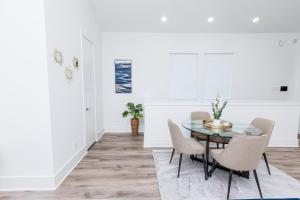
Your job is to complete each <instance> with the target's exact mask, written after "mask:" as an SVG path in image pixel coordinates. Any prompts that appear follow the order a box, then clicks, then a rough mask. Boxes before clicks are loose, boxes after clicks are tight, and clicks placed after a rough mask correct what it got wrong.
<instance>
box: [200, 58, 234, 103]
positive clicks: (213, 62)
mask: <svg viewBox="0 0 300 200" xmlns="http://www.w3.org/2000/svg"><path fill="white" fill-rule="evenodd" d="M233 57H234V56H233V54H232V53H207V54H205V55H204V79H205V80H204V98H206V99H214V98H215V97H216V95H220V96H221V97H223V98H231V88H232V62H233Z"/></svg>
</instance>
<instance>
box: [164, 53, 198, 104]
mask: <svg viewBox="0 0 300 200" xmlns="http://www.w3.org/2000/svg"><path fill="white" fill-rule="evenodd" d="M169 65H170V74H169V79H170V80H169V92H170V94H169V97H170V99H196V98H197V73H198V54H193V53H170V54H169Z"/></svg>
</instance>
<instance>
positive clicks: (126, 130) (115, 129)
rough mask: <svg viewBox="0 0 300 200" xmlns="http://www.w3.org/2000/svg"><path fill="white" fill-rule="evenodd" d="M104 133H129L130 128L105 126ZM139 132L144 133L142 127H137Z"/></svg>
mask: <svg viewBox="0 0 300 200" xmlns="http://www.w3.org/2000/svg"><path fill="white" fill-rule="evenodd" d="M104 132H105V133H131V127H130V126H106V127H105V128H104ZM139 132H144V126H140V127H139Z"/></svg>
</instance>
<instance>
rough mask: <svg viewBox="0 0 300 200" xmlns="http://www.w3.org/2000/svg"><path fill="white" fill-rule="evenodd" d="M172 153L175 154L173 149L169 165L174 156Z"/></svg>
mask: <svg viewBox="0 0 300 200" xmlns="http://www.w3.org/2000/svg"><path fill="white" fill-rule="evenodd" d="M174 152H175V149H174V148H173V151H172V155H171V158H170V163H171V162H172V158H173V156H174Z"/></svg>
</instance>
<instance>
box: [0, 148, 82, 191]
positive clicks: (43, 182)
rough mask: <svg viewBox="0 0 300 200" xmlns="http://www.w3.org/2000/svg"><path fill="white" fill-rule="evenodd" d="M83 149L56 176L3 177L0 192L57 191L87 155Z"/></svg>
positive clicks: (0, 182) (0, 181)
mask: <svg viewBox="0 0 300 200" xmlns="http://www.w3.org/2000/svg"><path fill="white" fill-rule="evenodd" d="M86 153H87V152H86V150H85V149H84V148H82V149H81V150H79V151H78V152H77V153H75V154H74V155H73V156H72V157H71V158H70V159H69V160H68V161H67V162H66V163H65V164H64V165H63V166H62V167H61V168H60V169H59V170H58V171H57V172H56V173H55V174H54V175H49V176H2V177H0V191H37V190H55V189H57V187H58V186H59V185H60V184H61V183H62V182H63V181H64V179H65V178H66V177H67V176H68V175H69V173H70V172H71V171H72V170H73V169H74V167H76V165H77V164H78V163H79V162H80V161H81V159H82V158H83V157H84V156H85V155H86Z"/></svg>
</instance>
